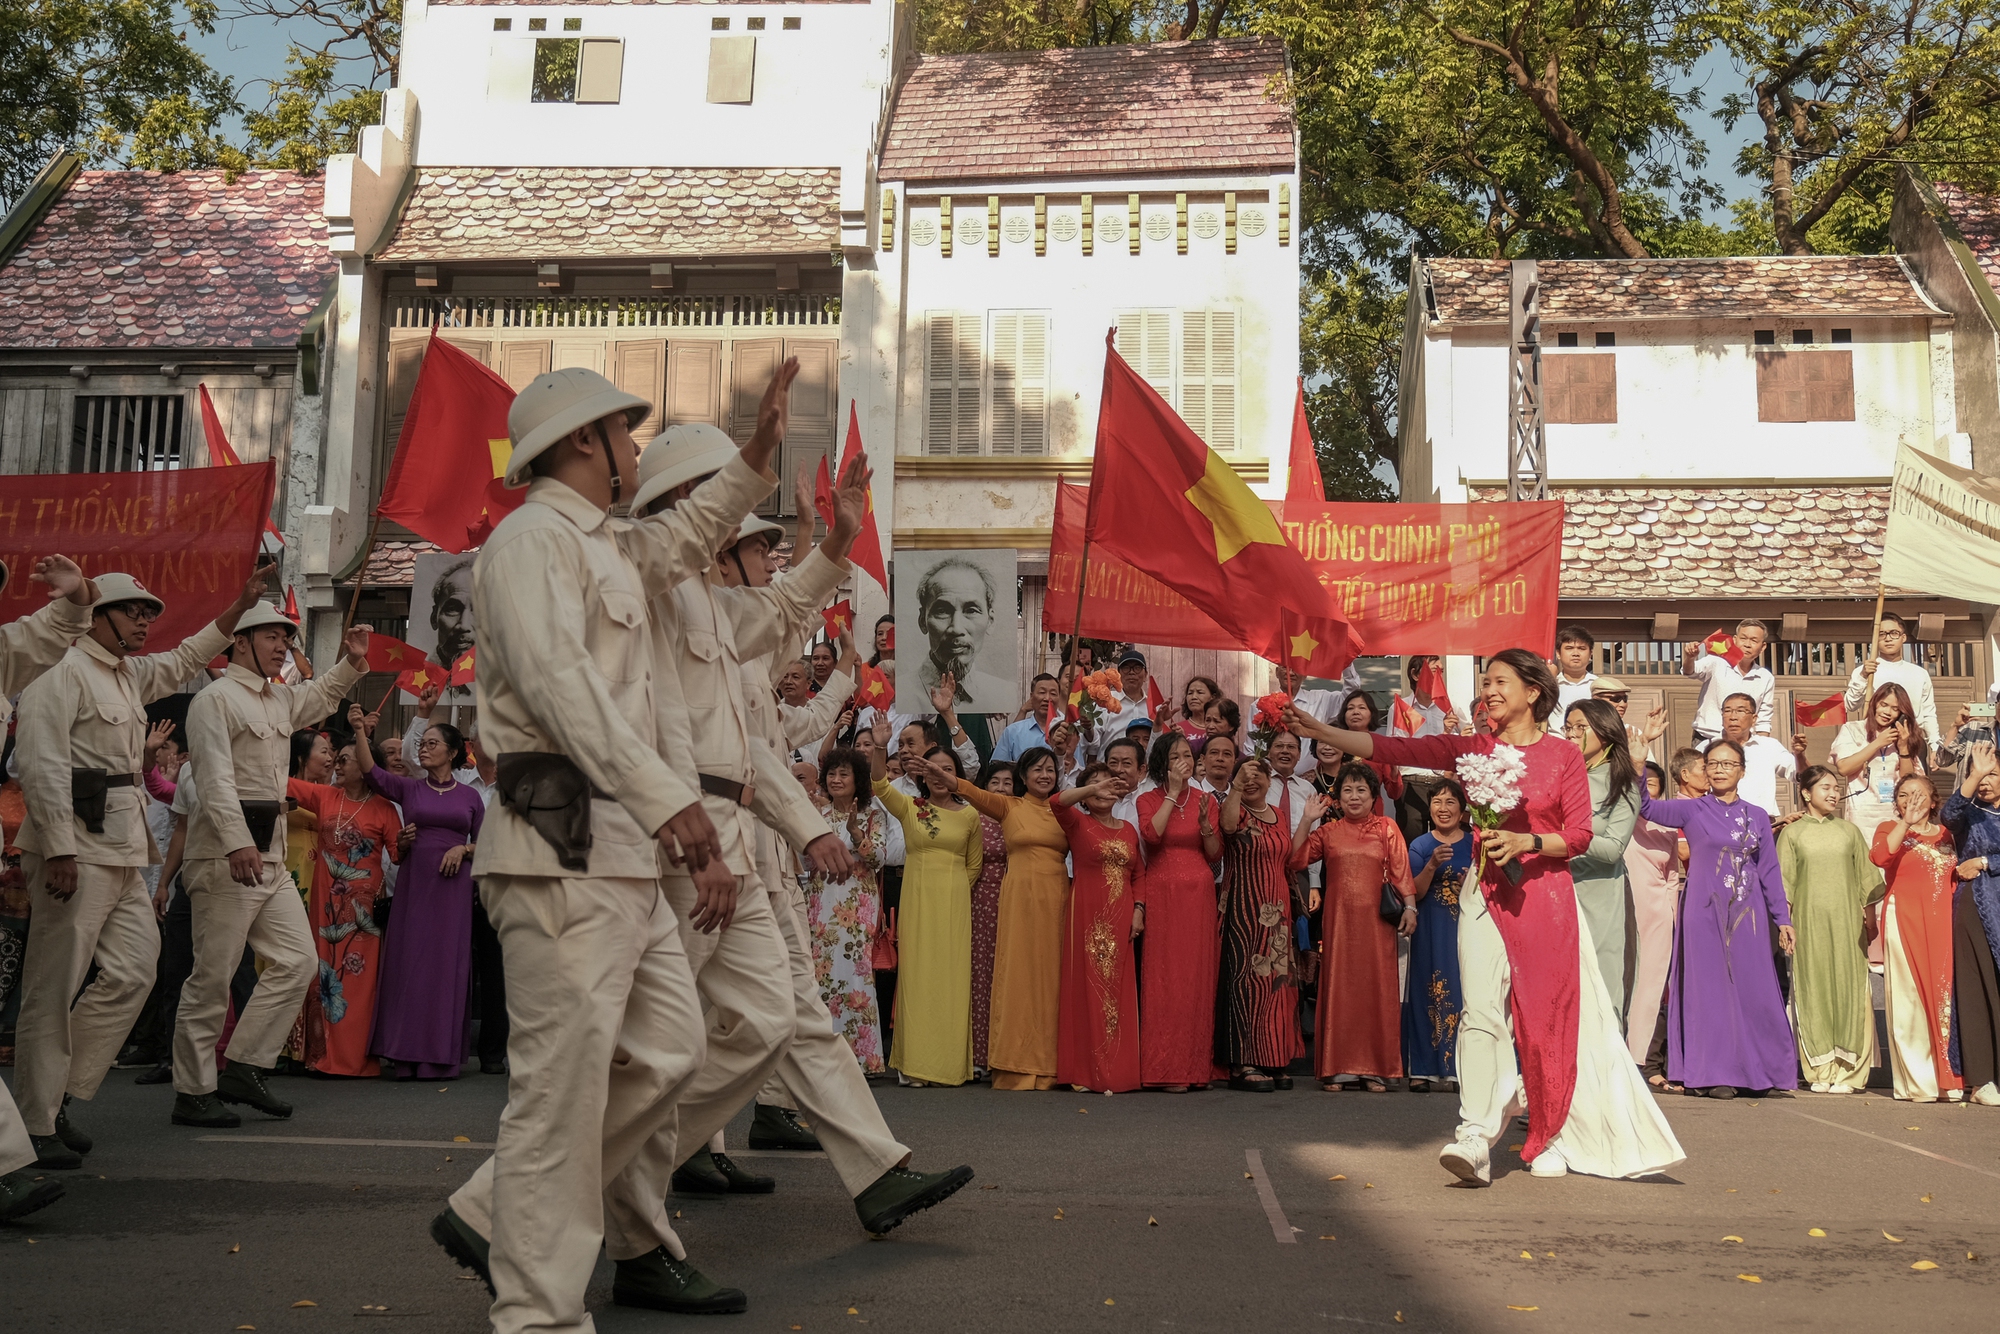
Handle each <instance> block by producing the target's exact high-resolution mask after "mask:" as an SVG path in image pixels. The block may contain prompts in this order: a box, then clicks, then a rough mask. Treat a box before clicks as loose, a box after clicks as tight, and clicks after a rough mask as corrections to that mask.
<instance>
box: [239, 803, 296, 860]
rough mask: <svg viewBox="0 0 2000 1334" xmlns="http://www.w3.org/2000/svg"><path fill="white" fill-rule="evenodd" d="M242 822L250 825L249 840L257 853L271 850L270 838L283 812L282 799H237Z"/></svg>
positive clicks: (276, 830) (276, 829)
mask: <svg viewBox="0 0 2000 1334" xmlns="http://www.w3.org/2000/svg"><path fill="white" fill-rule="evenodd" d="M236 804H237V805H238V806H240V807H241V808H242V810H243V823H244V824H246V825H248V826H249V827H250V841H251V842H252V843H253V844H255V845H256V847H257V851H258V852H259V853H265V852H269V851H270V850H271V838H272V836H273V835H274V834H276V833H277V832H278V817H279V816H281V815H283V814H284V813H285V803H284V802H282V801H239V802H237V803H236Z"/></svg>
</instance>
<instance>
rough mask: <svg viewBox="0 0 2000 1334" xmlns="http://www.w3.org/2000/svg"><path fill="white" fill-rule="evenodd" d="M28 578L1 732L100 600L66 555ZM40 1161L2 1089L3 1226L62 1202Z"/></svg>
mask: <svg viewBox="0 0 2000 1334" xmlns="http://www.w3.org/2000/svg"><path fill="white" fill-rule="evenodd" d="M29 578H31V579H33V580H34V581H35V582H36V583H38V584H47V585H48V588H49V603H48V605H47V606H45V607H43V608H41V609H40V610H39V611H36V612H34V613H32V614H31V615H27V616H23V617H22V618H21V619H20V620H18V621H13V622H10V623H8V624H6V625H0V730H4V729H5V728H6V726H7V723H8V720H9V719H10V718H12V717H13V705H12V703H11V701H12V700H13V698H14V696H16V695H18V694H19V693H20V692H21V691H23V690H25V689H26V688H27V687H28V685H29V684H30V683H31V682H32V681H34V679H35V678H36V677H38V676H40V675H41V674H42V673H43V672H45V671H47V670H48V669H49V668H51V667H53V666H55V665H56V663H57V662H58V661H59V660H60V659H61V658H62V655H63V654H65V653H67V652H69V646H70V643H71V641H73V640H74V639H75V638H76V637H77V636H78V635H80V634H82V633H83V632H84V631H86V630H88V629H90V604H91V603H92V602H94V601H96V600H97V593H96V590H95V589H93V588H92V587H91V583H90V580H88V579H86V578H84V577H83V571H82V570H79V569H78V568H77V567H76V562H75V561H73V560H71V559H69V557H67V556H44V557H42V558H41V559H40V560H38V561H36V562H35V568H34V571H33V573H32V574H30V575H29ZM6 586H7V566H6V564H5V562H0V588H5V587H6ZM36 1157H37V1154H36V1152H35V1144H34V1141H33V1140H31V1139H29V1138H28V1127H27V1126H26V1125H25V1124H23V1123H22V1121H21V1112H20V1109H19V1108H17V1107H15V1106H14V1098H13V1095H12V1094H10V1093H8V1092H7V1089H6V1087H5V1086H4V1085H0V1223H5V1222H9V1221H11V1220H13V1219H16V1218H23V1217H26V1216H27V1215H28V1214H31V1213H34V1212H35V1211H36V1210H37V1209H46V1208H48V1207H49V1206H50V1205H52V1204H54V1203H55V1202H56V1201H57V1200H59V1199H61V1198H62V1195H63V1188H62V1183H60V1182H56V1181H42V1180H36V1179H35V1178H33V1177H31V1176H30V1175H29V1174H28V1173H27V1172H26V1171H24V1170H23V1169H25V1168H26V1167H28V1166H29V1165H30V1164H31V1163H33V1162H34V1161H35V1159H36Z"/></svg>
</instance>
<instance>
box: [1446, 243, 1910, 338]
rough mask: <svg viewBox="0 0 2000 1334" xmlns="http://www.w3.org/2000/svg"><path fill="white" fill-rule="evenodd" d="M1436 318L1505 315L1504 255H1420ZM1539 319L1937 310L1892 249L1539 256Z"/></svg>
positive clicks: (1469, 320) (1475, 320)
mask: <svg viewBox="0 0 2000 1334" xmlns="http://www.w3.org/2000/svg"><path fill="white" fill-rule="evenodd" d="M1424 265H1425V267H1426V268H1427V269H1428V270H1429V271H1430V276H1431V291H1432V293H1433V295H1434V296H1435V298H1436V301H1437V312H1438V316H1437V317H1438V319H1439V320H1440V321H1441V322H1443V323H1447V324H1504V323H1506V320H1507V302H1508V279H1509V264H1508V261H1506V260H1504V259H1427V260H1425V261H1424ZM1538 275H1539V277H1540V280H1541V285H1542V303H1541V304H1542V319H1543V320H1544V321H1555V320H1591V319H1607V320H1610V319H1685V318H1690V317H1704V316H1709V317H1712V316H1729V315H1744V316H1757V315H1769V316H1774V317H1775V316H1790V315H1798V316H1811V315H1938V314H1942V313H1943V312H1941V311H1939V310H1938V309H1937V307H1935V306H1933V305H1931V304H1930V302H1929V301H1928V300H1926V299H1925V297H1924V295H1923V294H1922V293H1921V292H1920V291H1918V290H1917V287H1916V285H1915V284H1914V283H1913V282H1912V281H1911V279H1910V275H1909V273H1908V271H1907V270H1905V269H1904V268H1903V265H1902V262H1901V261H1900V260H1898V259H1897V258H1896V257H1895V256H1894V255H1804V256H1798V255H1783V256H1777V255H1753V256H1737V257H1728V258H1718V259H1553V260H1551V259H1545V260H1543V261H1542V262H1541V263H1540V265H1539V266H1538Z"/></svg>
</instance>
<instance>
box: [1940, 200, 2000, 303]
mask: <svg viewBox="0 0 2000 1334" xmlns="http://www.w3.org/2000/svg"><path fill="white" fill-rule="evenodd" d="M1937 192H1938V198H1939V199H1941V200H1943V201H1944V207H1945V212H1947V213H1949V214H1950V215H1951V220H1952V222H1953V223H1955V224H1956V225H1957V227H1958V232H1959V235H1961V236H1963V237H1964V238H1965V243H1966V245H1967V246H1969V247H1971V249H1972V257H1973V258H1974V259H1976V260H1978V261H1979V268H1980V271H1981V272H1983V273H1984V274H1985V275H1986V282H1987V285H1988V286H1990V287H1992V288H1993V289H1994V290H1995V291H1996V292H2000V196H1996V195H1982V194H1974V193H1973V192H1972V191H1970V190H1967V189H1966V188H1965V187H1964V186H1961V185H1953V184H1952V183H1951V182H1949V181H1939V182H1937Z"/></svg>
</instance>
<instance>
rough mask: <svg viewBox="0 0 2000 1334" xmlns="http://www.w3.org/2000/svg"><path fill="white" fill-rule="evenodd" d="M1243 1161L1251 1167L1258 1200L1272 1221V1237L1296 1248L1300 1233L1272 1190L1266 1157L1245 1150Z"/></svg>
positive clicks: (1260, 1153) (1255, 1150)
mask: <svg viewBox="0 0 2000 1334" xmlns="http://www.w3.org/2000/svg"><path fill="white" fill-rule="evenodd" d="M1243 1161H1244V1162H1245V1163H1247V1164H1249V1166H1250V1179H1251V1181H1252V1182H1253V1183H1254V1184H1255V1185H1256V1187H1257V1198H1258V1199H1259V1200H1261V1201H1262V1202H1263V1205H1264V1216H1265V1217H1267V1218H1269V1219H1270V1220H1271V1236H1272V1238H1273V1239H1274V1240H1276V1241H1278V1242H1279V1243H1281V1244H1283V1245H1286V1246H1296V1245H1298V1242H1299V1236H1298V1232H1297V1230H1296V1229H1295V1228H1293V1227H1292V1225H1291V1222H1290V1220H1288V1219H1287V1218H1286V1217H1285V1211H1284V1209H1283V1208H1281V1207H1280V1206H1279V1204H1278V1192H1276V1191H1275V1190H1272V1189H1271V1183H1270V1181H1269V1180H1268V1179H1267V1178H1266V1177H1265V1175H1264V1155H1263V1153H1262V1152H1261V1151H1260V1150H1257V1149H1245V1150H1244V1151H1243Z"/></svg>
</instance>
